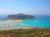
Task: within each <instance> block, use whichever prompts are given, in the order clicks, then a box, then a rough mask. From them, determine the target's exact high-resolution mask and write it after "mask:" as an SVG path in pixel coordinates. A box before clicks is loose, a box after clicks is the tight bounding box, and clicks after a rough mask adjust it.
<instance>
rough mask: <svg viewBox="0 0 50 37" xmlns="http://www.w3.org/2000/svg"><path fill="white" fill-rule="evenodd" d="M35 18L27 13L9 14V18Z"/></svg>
mask: <svg viewBox="0 0 50 37" xmlns="http://www.w3.org/2000/svg"><path fill="white" fill-rule="evenodd" d="M31 18H35V17H34V16H32V15H25V14H15V15H8V19H31Z"/></svg>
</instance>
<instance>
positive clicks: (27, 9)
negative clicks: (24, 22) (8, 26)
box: [0, 0, 50, 15]
mask: <svg viewBox="0 0 50 37" xmlns="http://www.w3.org/2000/svg"><path fill="white" fill-rule="evenodd" d="M49 3H50V0H0V14H5V15H6V14H7V15H8V14H16V13H24V14H33V15H49V14H50V11H49V10H50V4H49Z"/></svg>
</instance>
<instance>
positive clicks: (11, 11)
mask: <svg viewBox="0 0 50 37" xmlns="http://www.w3.org/2000/svg"><path fill="white" fill-rule="evenodd" d="M49 12H50V11H49V9H47V8H46V9H30V10H18V9H7V8H0V14H5V15H9V14H17V13H24V14H35V15H36V14H37V15H48V14H50V13H49Z"/></svg>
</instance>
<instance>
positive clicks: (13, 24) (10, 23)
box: [0, 20, 32, 30]
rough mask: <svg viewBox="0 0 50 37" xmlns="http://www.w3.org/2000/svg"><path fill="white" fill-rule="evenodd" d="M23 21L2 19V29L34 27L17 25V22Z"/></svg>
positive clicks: (0, 23) (0, 28) (0, 27)
mask: <svg viewBox="0 0 50 37" xmlns="http://www.w3.org/2000/svg"><path fill="white" fill-rule="evenodd" d="M19 22H22V20H5V21H0V30H12V29H30V28H32V27H20V26H19V27H16V24H17V23H19Z"/></svg>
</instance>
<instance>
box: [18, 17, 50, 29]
mask: <svg viewBox="0 0 50 37" xmlns="http://www.w3.org/2000/svg"><path fill="white" fill-rule="evenodd" d="M19 25H20V27H23V26H32V27H33V28H50V18H48V17H40V18H36V19H27V20H23V22H21V23H19V24H18V26H19Z"/></svg>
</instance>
